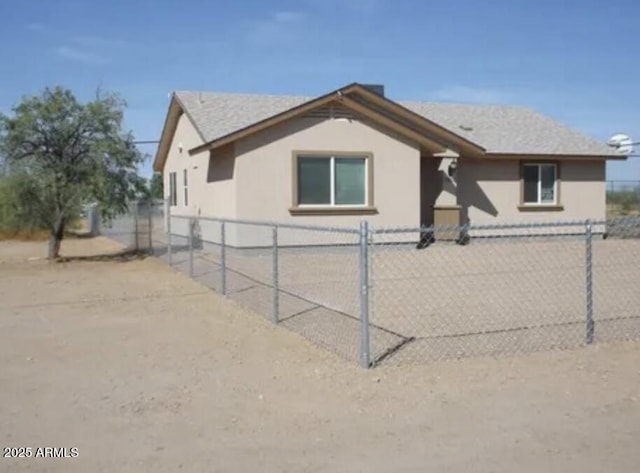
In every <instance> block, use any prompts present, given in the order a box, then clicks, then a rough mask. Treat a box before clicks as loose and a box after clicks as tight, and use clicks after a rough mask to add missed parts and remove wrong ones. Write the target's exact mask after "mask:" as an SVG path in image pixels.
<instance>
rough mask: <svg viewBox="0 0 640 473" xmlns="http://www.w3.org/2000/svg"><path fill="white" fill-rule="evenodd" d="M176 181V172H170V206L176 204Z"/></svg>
mask: <svg viewBox="0 0 640 473" xmlns="http://www.w3.org/2000/svg"><path fill="white" fill-rule="evenodd" d="M176 183H177V179H176V173H175V172H170V173H169V204H170V205H171V206H172V207H175V206H176V205H178V194H177V184H176Z"/></svg>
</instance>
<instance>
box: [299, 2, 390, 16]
mask: <svg viewBox="0 0 640 473" xmlns="http://www.w3.org/2000/svg"><path fill="white" fill-rule="evenodd" d="M306 1H307V3H309V4H310V5H311V6H313V7H317V8H322V9H331V10H333V11H339V10H343V11H344V10H350V11H351V12H353V13H355V14H357V15H373V14H374V13H376V12H378V11H379V10H380V8H381V7H382V5H383V4H384V2H385V1H386V0H306Z"/></svg>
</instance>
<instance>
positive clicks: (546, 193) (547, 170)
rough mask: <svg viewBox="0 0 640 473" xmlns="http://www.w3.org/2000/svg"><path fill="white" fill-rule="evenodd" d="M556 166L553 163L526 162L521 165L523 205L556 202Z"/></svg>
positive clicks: (551, 203)
mask: <svg viewBox="0 0 640 473" xmlns="http://www.w3.org/2000/svg"><path fill="white" fill-rule="evenodd" d="M557 176H558V166H557V165H556V164H555V163H526V164H523V165H522V178H523V179H522V180H523V185H524V189H523V203H524V204H525V205H532V204H533V205H536V204H537V205H553V204H556V203H557V194H558V188H557V187H558V185H557Z"/></svg>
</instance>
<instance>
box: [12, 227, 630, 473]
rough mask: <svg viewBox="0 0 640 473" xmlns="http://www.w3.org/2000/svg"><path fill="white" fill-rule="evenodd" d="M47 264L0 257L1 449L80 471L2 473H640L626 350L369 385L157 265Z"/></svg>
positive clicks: (397, 370)
mask: <svg viewBox="0 0 640 473" xmlns="http://www.w3.org/2000/svg"><path fill="white" fill-rule="evenodd" d="M117 248H118V246H117V244H115V243H113V242H111V241H109V240H105V239H100V238H98V239H93V240H68V241H66V242H65V243H64V244H63V254H64V255H66V256H70V255H73V254H75V255H89V254H100V253H103V252H110V251H114V250H116V249H117ZM45 251H46V245H45V244H43V243H13V242H0V301H1V302H0V314H1V316H0V362H1V364H2V370H1V371H0V446H1V447H3V450H4V448H6V447H16V448H19V447H31V448H33V449H34V451H35V449H36V448H38V447H66V448H72V447H75V448H77V449H78V453H79V456H78V458H67V459H64V458H19V459H9V458H0V471H2V472H4V471H7V472H14V471H47V472H57V471H60V472H62V471H64V472H75V471H77V472H86V471H91V472H103V471H104V472H113V471H117V472H123V473H124V472H140V471H153V472H159V473H162V472H175V471H193V472H203V471H210V472H236V471H261V472H319V471H345V472H358V471H363V472H365V471H366V472H388V471H407V472H408V471H415V472H422V471H447V472H488V471H491V472H505V473H506V472H509V473H512V472H514V471H518V472H540V471H558V472H569V473H570V472H580V473H588V472H594V473H596V472H597V473H600V472H603V471H607V472H635V471H638V464H640V449H638V444H639V443H640V364H639V363H638V359H639V356H640V344H638V343H627V344H618V345H613V344H610V345H608V344H596V345H594V346H593V347H590V348H583V349H578V350H574V351H561V352H543V353H536V354H532V355H528V356H522V357H502V358H497V359H493V358H468V359H465V360H462V361H451V362H440V363H431V364H423V365H417V366H411V365H410V366H384V365H383V366H381V367H379V368H376V369H374V370H369V371H365V370H362V369H360V368H358V367H357V366H356V365H355V364H354V363H348V362H346V361H344V360H342V359H340V358H338V357H334V356H333V355H331V354H328V353H327V352H324V351H322V350H319V349H317V348H315V347H314V346H312V345H311V344H310V343H308V342H307V341H305V340H304V339H303V338H302V337H300V336H299V335H296V334H294V333H291V332H289V331H287V330H284V329H282V328H280V327H276V326H273V325H271V324H270V323H269V322H268V321H267V320H265V319H264V318H263V317H259V316H256V315H255V314H253V313H250V312H248V311H246V310H245V309H243V308H241V307H240V306H238V305H236V303H234V302H232V301H229V300H225V299H223V298H222V297H220V296H219V295H217V294H215V293H214V292H213V291H210V290H209V289H206V288H204V287H203V286H201V285H199V284H198V283H197V282H196V281H192V280H190V279H188V277H186V276H184V275H183V274H180V273H179V272H177V271H175V270H173V269H171V268H169V267H167V266H166V265H165V264H164V263H162V262H161V261H159V260H157V259H153V258H148V259H134V260H128V261H123V260H114V261H72V262H68V263H48V262H46V261H44V260H43V259H41V258H42V257H43V256H44V254H45ZM38 258H39V259H38ZM3 453H4V452H3Z"/></svg>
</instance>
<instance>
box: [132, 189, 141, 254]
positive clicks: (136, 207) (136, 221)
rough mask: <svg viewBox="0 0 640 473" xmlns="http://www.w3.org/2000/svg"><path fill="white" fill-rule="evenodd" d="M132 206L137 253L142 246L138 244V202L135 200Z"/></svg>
mask: <svg viewBox="0 0 640 473" xmlns="http://www.w3.org/2000/svg"><path fill="white" fill-rule="evenodd" d="M131 205H133V227H134V228H133V238H134V241H135V243H134V248H135V250H136V251H139V250H140V245H139V243H138V232H139V230H138V201H137V200H134V201H133V202H131Z"/></svg>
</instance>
